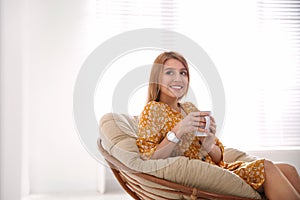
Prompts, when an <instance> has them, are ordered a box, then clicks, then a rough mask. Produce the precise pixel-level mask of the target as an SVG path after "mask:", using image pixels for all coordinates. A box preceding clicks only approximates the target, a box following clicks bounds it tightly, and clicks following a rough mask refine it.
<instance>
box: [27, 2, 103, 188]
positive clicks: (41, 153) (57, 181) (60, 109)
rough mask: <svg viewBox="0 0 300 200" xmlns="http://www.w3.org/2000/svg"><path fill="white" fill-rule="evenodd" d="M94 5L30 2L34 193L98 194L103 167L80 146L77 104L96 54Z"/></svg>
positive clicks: (29, 90)
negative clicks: (91, 35) (76, 93)
mask: <svg viewBox="0 0 300 200" xmlns="http://www.w3.org/2000/svg"><path fill="white" fill-rule="evenodd" d="M91 2H92V1H86V0H77V1H71V0H63V1H62V0H59V1H58V0H57V1H53V0H47V1H39V0H29V3H28V13H27V17H28V29H27V31H28V38H26V39H28V43H27V47H28V51H29V53H28V60H27V61H28V62H27V63H26V64H27V65H26V67H25V70H24V81H25V82H26V84H27V86H26V88H24V90H25V91H24V98H25V101H24V102H25V105H24V106H25V107H26V112H25V118H24V120H26V123H25V124H26V125H27V127H26V130H25V131H26V134H27V136H28V142H29V143H28V147H29V150H28V154H29V160H28V161H29V164H30V165H29V180H30V192H31V193H44V192H61V191H96V189H97V168H98V164H97V162H96V161H95V160H94V159H93V158H92V157H91V156H89V155H88V153H87V152H86V151H85V149H84V148H83V147H82V145H81V144H80V140H79V137H78V135H77V132H76V130H75V124H74V121H73V104H72V102H73V87H74V83H75V80H76V76H77V73H78V71H79V69H80V67H81V64H82V63H83V61H84V60H85V58H86V57H87V56H88V54H89V53H90V51H91V50H92V49H89V44H88V32H89V31H88V30H89V26H88V25H89V21H88V19H89V17H90V16H89V14H90V10H89V9H90V6H91ZM95 142H96V141H95Z"/></svg>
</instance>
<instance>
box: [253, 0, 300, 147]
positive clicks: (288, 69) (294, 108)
mask: <svg viewBox="0 0 300 200" xmlns="http://www.w3.org/2000/svg"><path fill="white" fill-rule="evenodd" d="M257 17H258V25H259V31H260V32H259V33H260V37H261V38H263V39H264V40H265V47H264V52H262V54H263V55H264V56H265V58H264V59H262V60H264V61H265V62H264V65H260V67H261V68H262V69H263V74H264V76H265V77H264V79H265V81H264V82H262V84H261V86H264V87H260V88H259V89H260V90H259V95H258V99H259V103H258V117H257V119H258V122H257V129H258V133H259V139H258V143H257V145H259V146H266V147H272V146H280V147H292V148H293V147H299V146H300V1H299V0H291V1H289V0H288V1H280V0H260V1H258V2H257Z"/></svg>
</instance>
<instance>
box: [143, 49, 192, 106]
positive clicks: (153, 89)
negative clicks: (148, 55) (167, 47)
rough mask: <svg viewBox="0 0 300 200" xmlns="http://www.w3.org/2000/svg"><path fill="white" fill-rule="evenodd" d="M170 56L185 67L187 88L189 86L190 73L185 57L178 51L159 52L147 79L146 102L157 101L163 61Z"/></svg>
mask: <svg viewBox="0 0 300 200" xmlns="http://www.w3.org/2000/svg"><path fill="white" fill-rule="evenodd" d="M171 58H173V59H176V60H178V61H179V62H181V63H182V64H183V66H184V67H185V68H186V71H187V77H188V85H187V88H188V87H189V83H190V73H189V68H188V64H187V61H186V60H185V58H184V57H183V56H182V55H180V54H179V53H177V52H173V51H170V52H164V53H161V54H160V55H159V56H157V58H156V59H155V61H154V63H153V65H152V69H151V74H150V79H149V86H148V100H147V102H150V101H159V97H160V84H159V83H160V78H161V75H162V73H163V69H164V64H165V62H166V61H167V60H169V59H171ZM186 93H187V91H186ZM186 93H185V95H186Z"/></svg>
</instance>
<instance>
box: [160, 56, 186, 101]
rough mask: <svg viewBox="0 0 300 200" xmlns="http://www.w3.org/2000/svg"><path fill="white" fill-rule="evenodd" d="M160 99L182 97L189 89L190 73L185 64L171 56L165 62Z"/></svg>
mask: <svg viewBox="0 0 300 200" xmlns="http://www.w3.org/2000/svg"><path fill="white" fill-rule="evenodd" d="M160 85H161V89H160V99H161V100H162V99H174V98H176V99H180V98H182V97H183V96H184V95H185V94H186V91H187V89H188V88H187V87H188V74H187V70H186V68H185V66H184V65H183V64H182V63H181V62H180V61H178V60H176V59H174V58H171V59H169V60H167V61H166V62H165V64H164V69H163V72H162V75H161V79H160Z"/></svg>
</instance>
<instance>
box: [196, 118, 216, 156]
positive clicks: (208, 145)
mask: <svg viewBox="0 0 300 200" xmlns="http://www.w3.org/2000/svg"><path fill="white" fill-rule="evenodd" d="M216 130H217V126H216V122H215V119H214V118H213V117H212V116H210V125H209V129H208V130H203V132H205V133H206V134H207V136H206V137H201V138H200V141H201V143H202V145H203V147H204V148H205V150H206V151H207V153H209V152H210V151H211V150H212V149H213V147H214V146H215V134H216Z"/></svg>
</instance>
